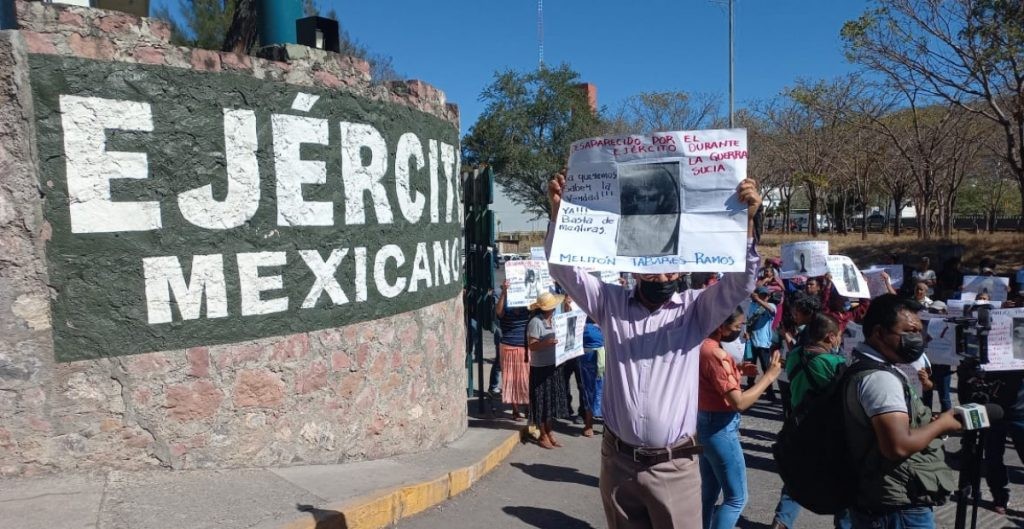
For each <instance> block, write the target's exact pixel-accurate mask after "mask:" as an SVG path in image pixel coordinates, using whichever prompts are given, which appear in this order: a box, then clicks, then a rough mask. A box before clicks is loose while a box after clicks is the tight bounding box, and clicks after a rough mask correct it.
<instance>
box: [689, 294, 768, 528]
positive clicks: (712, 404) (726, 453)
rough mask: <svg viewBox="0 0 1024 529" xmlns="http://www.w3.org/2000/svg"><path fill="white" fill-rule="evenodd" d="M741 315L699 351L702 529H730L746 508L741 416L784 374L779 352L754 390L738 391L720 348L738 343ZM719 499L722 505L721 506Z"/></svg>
mask: <svg viewBox="0 0 1024 529" xmlns="http://www.w3.org/2000/svg"><path fill="white" fill-rule="evenodd" d="M744 323H745V322H744V317H743V311H742V310H740V309H737V310H736V311H734V312H733V313H732V314H731V315H729V317H728V318H726V320H725V321H724V322H723V323H722V325H720V326H719V327H718V328H717V329H715V330H714V331H712V333H711V336H710V337H709V338H708V339H706V340H704V343H702V344H701V346H700V385H699V389H698V408H699V410H700V413H699V414H698V415H697V440H698V441H699V442H700V444H701V445H702V446H703V447H704V453H703V454H701V456H700V479H701V502H702V506H701V511H702V513H703V515H704V521H703V523H704V529H732V528H733V527H735V526H736V522H737V520H739V518H740V513H742V512H743V507H744V506H745V505H746V504H747V469H746V461H745V460H744V457H743V447H742V446H741V445H740V434H739V425H740V412H743V411H746V410H747V409H749V408H750V407H751V406H753V405H754V403H755V402H757V399H758V398H760V397H761V395H762V394H763V393H764V392H765V391H766V390H768V389H769V388H770V387H771V385H772V382H774V381H775V379H777V378H778V377H779V373H781V372H782V357H781V356H780V355H779V353H778V352H776V353H775V354H773V355H772V356H771V358H769V362H768V365H767V366H766V368H765V371H764V376H762V377H761V379H760V380H758V381H757V383H755V384H754V385H753V386H751V387H750V389H747V390H746V391H743V390H742V389H741V387H740V370H739V367H737V365H736V361H735V360H733V358H732V356H730V355H729V353H727V352H726V351H725V350H724V349H722V342H731V341H734V340H736V339H737V338H739V335H740V333H741V332H742V331H743V328H744ZM719 495H721V496H722V503H721V504H719V505H717V506H716V505H715V504H716V503H718V497H719Z"/></svg>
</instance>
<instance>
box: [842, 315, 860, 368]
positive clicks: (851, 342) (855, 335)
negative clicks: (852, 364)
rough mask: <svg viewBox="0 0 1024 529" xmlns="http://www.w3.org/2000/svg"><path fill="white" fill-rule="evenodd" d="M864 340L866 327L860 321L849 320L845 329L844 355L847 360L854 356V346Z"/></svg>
mask: <svg viewBox="0 0 1024 529" xmlns="http://www.w3.org/2000/svg"><path fill="white" fill-rule="evenodd" d="M863 341H864V327H863V326H861V324H859V323H854V322H852V321H851V322H849V323H847V324H846V329H845V330H844V331H843V356H845V357H846V360H847V362H849V361H850V359H852V358H853V348H854V347H856V346H857V345H858V344H860V343H861V342H863Z"/></svg>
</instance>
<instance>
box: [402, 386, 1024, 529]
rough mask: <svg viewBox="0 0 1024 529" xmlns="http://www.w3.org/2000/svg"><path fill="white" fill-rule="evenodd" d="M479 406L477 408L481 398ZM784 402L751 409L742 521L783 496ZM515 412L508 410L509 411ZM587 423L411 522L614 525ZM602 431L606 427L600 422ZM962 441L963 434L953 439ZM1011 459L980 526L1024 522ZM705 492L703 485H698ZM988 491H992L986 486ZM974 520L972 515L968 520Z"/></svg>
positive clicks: (496, 528) (1016, 463)
mask: <svg viewBox="0 0 1024 529" xmlns="http://www.w3.org/2000/svg"><path fill="white" fill-rule="evenodd" d="M471 410H476V404H475V402H473V403H472V405H471ZM781 414H782V410H781V407H780V406H777V405H772V404H769V403H767V402H765V401H761V402H759V403H758V404H757V405H755V406H754V407H753V408H752V409H750V410H749V411H748V412H747V413H745V414H744V416H743V420H742V424H741V433H742V438H741V443H742V445H743V449H744V453H745V455H746V461H747V482H748V491H749V499H748V503H747V507H746V509H745V510H744V513H743V517H742V518H741V519H740V521H739V524H738V526H739V527H741V528H767V527H769V526H770V524H771V522H772V518H773V514H774V510H775V504H776V502H777V501H778V494H779V490H780V488H781V486H782V483H781V481H780V480H779V478H778V476H777V475H776V474H775V472H774V461H773V460H772V457H771V444H772V442H773V440H774V437H775V433H776V432H777V431H778V429H779V428H780V427H781ZM507 416H508V415H507V413H506V414H505V417H507ZM471 421H474V424H475V425H480V426H487V427H494V428H518V427H520V426H521V424H522V423H514V422H512V421H511V420H508V419H497V420H484V419H477V418H473V419H471ZM581 429H582V427H579V426H575V425H572V424H570V423H568V422H562V423H560V424H559V426H558V428H557V430H556V435H557V437H558V439H559V440H560V441H561V442H562V443H563V444H564V445H565V446H564V447H563V448H556V449H554V450H545V449H543V448H540V447H538V446H536V445H535V444H525V445H521V446H519V447H518V448H517V449H516V450H515V451H514V452H513V453H512V455H511V456H509V458H508V459H507V460H506V461H505V462H504V464H502V465H501V466H499V467H498V468H497V469H495V470H494V471H493V472H491V474H489V475H488V476H486V477H485V478H484V479H483V480H481V481H480V482H479V483H478V484H476V485H474V486H473V488H471V489H470V490H469V491H467V492H465V493H463V494H462V495H460V496H458V497H456V498H454V499H452V500H449V501H447V502H445V503H443V504H441V505H439V506H437V507H435V508H434V509H431V510H429V511H427V512H426V513H423V514H420V515H418V516H416V517H414V518H411V519H408V520H405V521H402V522H400V523H399V524H398V526H397V527H400V528H403V529H416V528H422V529H434V528H440V527H444V528H452V529H460V528H466V529H470V528H472V529H479V528H487V529H504V528H530V527H535V528H543V529H588V528H604V527H606V524H605V520H604V513H603V510H602V508H601V498H600V493H599V492H598V488H597V487H598V476H599V463H600V462H599V459H600V443H601V437H600V435H597V436H595V437H593V438H584V437H581V436H580V435H579V432H580V431H581ZM597 430H598V432H601V430H602V427H601V426H598V427H597ZM948 442H949V443H950V450H951V451H952V450H956V449H957V442H956V440H955V439H951V440H950V441H948ZM1007 464H1008V465H1011V476H1010V477H1011V482H1013V483H1014V484H1013V485H1012V490H1011V503H1010V509H1011V510H1010V512H1009V515H1008V516H999V515H997V514H995V513H994V512H992V511H991V510H988V509H986V508H985V507H987V506H988V504H987V503H983V504H982V505H983V508H982V510H981V511H979V521H978V527H986V528H989V527H1024V512H1022V511H1024V486H1022V485H1021V483H1024V474H1022V469H1021V462H1020V460H1019V459H1018V458H1017V456H1016V455H1015V454H1014V451H1013V450H1012V449H1008V450H1007ZM696 493H697V494H699V492H696ZM984 498H985V499H986V500H987V499H989V498H991V496H989V495H988V493H987V490H985V495H984ZM954 509H955V504H953V503H950V504H947V505H946V506H944V507H942V508H940V509H938V510H937V511H936V517H937V521H938V523H937V526H938V527H953V515H954ZM968 524H969V520H968ZM796 525H797V527H799V528H801V529H803V528H822V529H825V528H830V527H832V519H831V517H829V516H819V515H815V514H813V513H809V512H804V513H802V514H801V516H800V518H799V520H798V522H797V524H796Z"/></svg>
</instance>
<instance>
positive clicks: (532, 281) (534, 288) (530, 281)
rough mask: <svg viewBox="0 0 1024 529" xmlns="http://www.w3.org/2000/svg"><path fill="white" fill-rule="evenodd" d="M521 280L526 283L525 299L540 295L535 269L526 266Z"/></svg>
mask: <svg viewBox="0 0 1024 529" xmlns="http://www.w3.org/2000/svg"><path fill="white" fill-rule="evenodd" d="M523 282H524V283H525V284H526V299H530V300H532V299H534V298H536V297H537V296H539V295H540V280H539V278H538V277H537V271H536V270H533V269H529V268H528V269H527V270H526V278H525V279H524V281H523Z"/></svg>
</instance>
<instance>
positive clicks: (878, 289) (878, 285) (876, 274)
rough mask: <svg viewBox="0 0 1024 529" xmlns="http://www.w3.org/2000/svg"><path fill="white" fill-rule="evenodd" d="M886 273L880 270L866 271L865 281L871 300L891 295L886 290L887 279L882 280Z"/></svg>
mask: <svg viewBox="0 0 1024 529" xmlns="http://www.w3.org/2000/svg"><path fill="white" fill-rule="evenodd" d="M884 273H885V270H882V269H880V268H869V269H867V270H865V271H864V279H866V280H867V282H868V292H870V293H871V299H875V298H877V297H878V296H881V295H882V294H888V293H889V289H887V288H885V279H884V278H882V274H884Z"/></svg>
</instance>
